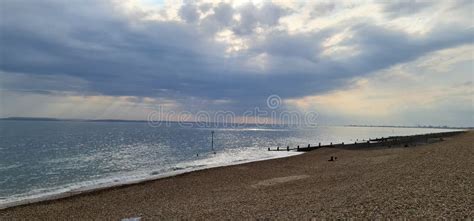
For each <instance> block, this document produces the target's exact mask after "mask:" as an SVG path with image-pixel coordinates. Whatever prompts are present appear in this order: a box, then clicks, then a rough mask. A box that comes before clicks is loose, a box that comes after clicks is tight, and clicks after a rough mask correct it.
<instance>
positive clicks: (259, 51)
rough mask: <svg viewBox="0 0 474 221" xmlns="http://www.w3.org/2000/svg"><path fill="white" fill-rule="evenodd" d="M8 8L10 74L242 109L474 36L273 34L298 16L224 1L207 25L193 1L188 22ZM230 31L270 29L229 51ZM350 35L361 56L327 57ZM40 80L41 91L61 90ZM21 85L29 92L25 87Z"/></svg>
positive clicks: (105, 7)
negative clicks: (328, 42) (331, 45)
mask: <svg viewBox="0 0 474 221" xmlns="http://www.w3.org/2000/svg"><path fill="white" fill-rule="evenodd" d="M1 4H2V5H1V6H2V7H1V10H2V12H1V16H2V18H1V20H0V28H1V34H2V35H1V40H0V44H1V45H2V49H1V61H0V62H1V63H0V70H1V71H4V72H9V73H22V74H25V75H29V76H31V78H30V79H35V77H36V76H57V77H58V79H62V78H64V77H70V79H80V84H81V85H87V87H86V88H87V90H90V91H92V92H95V93H100V94H104V95H112V96H122V95H123V96H138V97H166V98H171V99H176V100H180V99H184V98H187V97H196V98H202V99H207V100H214V99H224V100H230V101H232V102H231V103H232V104H233V105H235V106H234V108H235V107H236V106H239V107H240V108H246V107H249V106H252V105H254V104H256V103H261V102H262V100H265V98H266V97H267V96H268V95H270V94H278V95H279V96H281V97H282V98H297V97H302V96H306V95H313V94H316V93H321V92H326V91H329V90H333V89H336V88H338V87H341V86H344V85H345V83H346V81H348V80H350V79H352V78H353V77H357V76H362V75H366V74H368V73H371V72H373V71H377V70H380V69H384V68H387V67H390V66H392V65H395V64H399V63H403V62H407V61H410V60H413V59H416V58H418V57H420V56H422V55H425V54H426V53H429V52H432V51H435V50H439V49H443V48H448V47H452V46H456V45H461V44H466V43H472V39H473V31H472V29H466V28H465V27H461V26H459V27H457V26H449V27H448V26H446V27H444V26H442V27H437V28H436V29H434V30H433V31H431V32H430V33H427V34H426V35H423V36H421V37H420V36H418V37H414V36H411V35H409V34H407V33H404V32H401V31H394V30H389V29H387V28H384V27H380V26H376V25H372V24H367V23H364V24H360V23H357V22H354V23H353V24H347V25H343V26H340V27H332V28H326V29H323V30H319V31H317V32H313V33H303V34H290V33H288V32H286V31H282V30H272V29H271V27H272V26H274V25H276V24H278V22H279V19H280V18H281V17H282V16H284V15H285V14H287V13H289V12H288V11H287V10H285V9H282V8H281V7H279V6H275V5H273V4H271V3H267V4H264V5H263V6H262V7H256V6H255V5H253V4H247V5H244V6H242V7H240V8H237V9H233V8H231V7H230V5H227V4H224V3H222V4H218V5H214V8H210V9H207V10H212V12H213V13H211V14H210V15H209V16H208V17H206V18H204V19H203V20H201V21H198V10H203V8H206V7H201V6H197V5H193V4H190V5H185V6H183V7H182V8H181V10H180V11H179V14H180V15H181V17H182V18H183V20H185V21H187V23H179V22H174V21H134V19H135V20H136V18H130V17H127V16H125V15H123V14H121V13H120V12H118V11H117V10H116V9H115V8H114V7H113V6H112V4H109V3H108V2H107V1H67V2H66V1H52V0H45V1H18V0H15V1H10V0H6V1H2V3H1ZM207 7H211V6H207ZM234 14H238V15H240V16H241V19H240V21H236V20H234V19H233V17H232V15H234ZM196 23H199V24H196ZM225 27H227V28H228V29H231V30H234V33H235V34H236V35H244V36H246V37H248V38H250V39H252V38H255V39H257V38H256V36H257V34H256V33H255V28H256V27H266V28H269V31H268V32H266V33H265V34H264V36H260V38H258V39H259V40H251V41H250V43H249V48H248V50H244V51H243V52H239V53H237V54H233V55H227V54H226V52H225V50H226V47H225V45H224V44H223V43H219V42H216V41H215V40H214V33H215V32H217V31H219V30H223V28H225ZM342 29H350V30H351V31H353V32H354V37H353V38H352V39H349V40H346V41H344V42H343V44H345V45H347V46H354V48H357V51H358V53H355V55H354V56H350V57H347V58H344V59H332V58H330V57H327V56H322V55H321V53H322V51H323V49H322V46H321V44H322V42H323V41H324V39H325V38H327V37H329V36H331V35H332V34H335V33H337V32H338V31H340V30H342ZM209 30H212V31H209ZM259 58H262V59H264V60H263V66H264V67H263V68H256V67H253V66H249V63H252V62H256V61H257V60H258V59H259ZM0 77H1V75H0ZM20 83H21V82H20ZM37 83H38V85H37V86H35V87H34V88H35V90H38V91H39V90H43V91H47V90H49V89H50V88H49V87H51V86H50V85H48V84H43V85H39V84H41V82H37ZM15 84H17V86H15V87H18V88H24V87H20V86H18V84H19V82H18V81H17V82H16V83H15ZM67 84H74V83H73V82H71V81H68V82H67ZM78 84H79V83H78ZM5 87H6V86H5ZM9 88H11V85H10V86H9ZM11 89H12V90H13V89H14V88H11ZM54 89H55V90H57V88H54ZM65 90H75V89H74V87H67V89H65Z"/></svg>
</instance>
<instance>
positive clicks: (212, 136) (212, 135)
mask: <svg viewBox="0 0 474 221" xmlns="http://www.w3.org/2000/svg"><path fill="white" fill-rule="evenodd" d="M211 149H212V151H214V131H211Z"/></svg>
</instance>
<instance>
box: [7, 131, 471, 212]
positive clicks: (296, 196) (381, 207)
mask: <svg viewBox="0 0 474 221" xmlns="http://www.w3.org/2000/svg"><path fill="white" fill-rule="evenodd" d="M331 156H334V157H337V159H336V160H335V161H328V159H330V157H331ZM473 159H474V132H472V131H470V132H467V133H463V134H460V135H457V136H453V137H449V138H445V139H444V141H440V142H436V143H432V144H426V145H417V146H409V147H392V148H370V149H343V148H322V149H318V150H315V151H311V152H308V153H305V154H302V155H297V156H292V157H287V158H281V159H273V160H267V161H260V162H252V163H246V164H241V165H235V166H227V167H220V168H213V169H207V170H201V171H195V172H191V173H187V174H182V175H178V176H175V177H169V178H164V179H159V180H155V181H148V182H145V183H140V184H135V185H130V186H123V187H115V188H110V189H105V190H98V191H95V192H91V193H84V194H80V195H77V196H72V197H68V198H64V199H59V200H52V201H45V202H40V203H34V204H29V205H24V206H17V207H12V208H7V209H4V210H0V220H8V219H33V220H71V219H112V220H120V219H124V218H131V217H141V219H142V220H149V219H166V220H168V219H175V218H177V219H216V220H217V219H219V220H220V219H227V218H230V219H248V218H250V219H265V218H269V219H308V218H388V217H391V218H443V217H445V218H473V217H474V204H473V202H474V183H473V182H474V160H473Z"/></svg>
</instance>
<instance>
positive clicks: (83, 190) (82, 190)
mask: <svg viewBox="0 0 474 221" xmlns="http://www.w3.org/2000/svg"><path fill="white" fill-rule="evenodd" d="M300 154H304V153H301V152H295V151H292V154H291V155H282V156H274V157H269V158H263V159H257V160H255V159H253V160H241V161H234V162H229V163H224V164H218V165H212V164H211V165H205V166H203V167H194V168H193V167H190V168H185V169H181V170H175V171H167V172H164V173H160V174H156V175H154V174H153V173H154V172H151V174H149V176H147V177H142V178H137V179H132V180H125V181H123V182H106V183H99V184H96V185H90V186H84V187H79V188H75V189H72V190H69V191H65V192H59V193H54V192H53V193H50V194H49V193H46V194H44V196H43V195H40V196H32V197H31V198H28V197H24V198H25V199H20V200H18V201H13V202H7V203H3V204H0V211H2V210H6V209H10V208H15V207H21V206H28V205H31V204H37V203H46V202H49V201H55V200H61V199H65V198H69V197H75V196H79V195H83V194H93V193H94V192H100V191H107V190H108V189H113V188H122V187H127V186H132V185H137V184H138V185H139V184H144V183H147V182H153V181H157V180H161V179H167V178H173V177H177V176H181V175H186V174H189V173H194V172H198V171H203V170H210V169H215V168H221V167H229V166H236V165H241V164H247V163H253V162H261V161H267V160H274V159H279V158H286V157H292V156H297V155H300ZM110 180H114V178H110Z"/></svg>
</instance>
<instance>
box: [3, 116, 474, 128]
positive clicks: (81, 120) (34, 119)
mask: <svg viewBox="0 0 474 221" xmlns="http://www.w3.org/2000/svg"><path fill="white" fill-rule="evenodd" d="M0 121H75V122H120V123H147V122H148V121H146V120H122V119H68V118H50V117H5V118H0ZM160 122H162V123H179V122H177V121H160ZM181 123H201V122H195V121H186V122H181ZM210 123H212V124H217V125H219V124H220V123H218V122H210ZM234 124H235V125H242V123H234ZM249 125H252V124H249ZM324 126H342V127H389V128H428V129H462V130H472V129H474V126H471V127H457V126H447V125H444V126H433V125H416V126H408V125H366V124H349V125H324Z"/></svg>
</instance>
